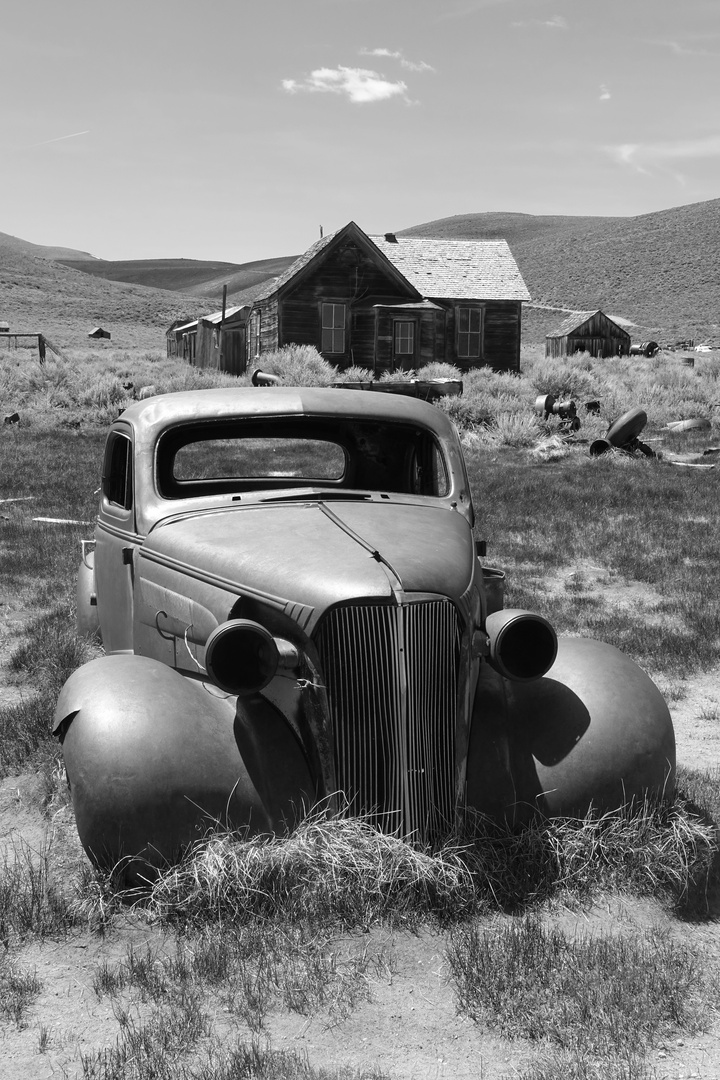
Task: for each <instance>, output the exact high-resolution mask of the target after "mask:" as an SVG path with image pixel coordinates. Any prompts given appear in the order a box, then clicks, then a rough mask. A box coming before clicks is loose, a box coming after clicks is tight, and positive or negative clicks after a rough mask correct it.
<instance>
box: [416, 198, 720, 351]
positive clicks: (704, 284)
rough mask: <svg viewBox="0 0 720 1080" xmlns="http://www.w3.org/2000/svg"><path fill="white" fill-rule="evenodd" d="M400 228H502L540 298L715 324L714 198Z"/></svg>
mask: <svg viewBox="0 0 720 1080" xmlns="http://www.w3.org/2000/svg"><path fill="white" fill-rule="evenodd" d="M400 235H402V236H447V237H451V238H454V239H468V240H475V239H487V240H490V239H497V238H499V237H503V238H504V239H506V240H507V241H508V243H509V244H510V248H511V250H512V253H513V255H514V256H515V259H516V261H517V263H518V266H519V267H520V271H521V273H522V275H523V277H524V279H525V282H526V284H527V286H528V288H529V290H530V293H531V294H532V297H533V300H535V301H537V302H540V303H543V304H547V305H556V306H558V307H563V308H572V309H578V310H586V309H590V308H598V307H599V308H602V309H603V310H604V311H606V312H608V313H611V312H612V313H614V314H616V315H624V316H625V317H626V318H628V319H630V320H632V321H633V322H634V323H637V324H640V325H644V326H657V327H666V328H668V329H672V328H676V329H678V330H682V331H683V332H684V333H691V332H692V331H693V330H694V329H695V330H696V333H697V335H698V336H702V334H703V333H704V332H712V330H713V327H715V328H716V330H717V329H718V325H717V324H720V275H718V273H717V267H718V265H720V199H713V200H710V201H709V202H702V203H693V204H691V205H689V206H679V207H675V208H673V209H671V210H661V211H658V212H656V213H653V214H643V215H641V216H639V217H627V218H617V217H612V218H598V217H539V216H534V215H531V214H511V213H507V214H504V213H501V214H495V213H492V214H467V215H463V216H458V217H451V218H442V219H440V220H437V221H431V222H427V223H425V224H423V225H417V226H414V227H413V228H410V229H405V230H403V231H402V232H401V233H400ZM560 318H562V316H560Z"/></svg>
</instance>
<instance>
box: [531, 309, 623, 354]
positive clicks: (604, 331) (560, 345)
mask: <svg viewBox="0 0 720 1080" xmlns="http://www.w3.org/2000/svg"><path fill="white" fill-rule="evenodd" d="M578 352H587V353H590V354H591V356H599V357H603V356H627V355H628V353H629V352H630V335H629V334H628V332H627V330H623V328H622V326H618V324H617V323H616V322H613V320H612V319H610V318H608V316H607V315H605V314H604V313H603V312H602V311H600V310H598V311H576V312H575V313H574V314H573V315H569V316H568V318H567V319H565V321H564V322H563V323H562V324H561V325H560V326H559V327H558V329H557V331H556V332H555V333H554V334H548V335H547V337H546V338H545V355H546V356H553V357H558V356H572V355H573V354H574V353H578Z"/></svg>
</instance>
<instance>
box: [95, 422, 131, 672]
mask: <svg viewBox="0 0 720 1080" xmlns="http://www.w3.org/2000/svg"><path fill="white" fill-rule="evenodd" d="M100 490H101V495H100V512H99V514H98V519H97V525H96V528H95V586H96V590H97V607H98V618H99V620H100V630H101V632H102V639H103V645H104V647H105V651H106V652H108V653H118V652H132V651H133V575H134V567H135V558H136V554H137V549H138V546H139V544H140V542H141V538H140V537H139V536H138V535H137V532H136V525H135V505H134V483H133V439H132V430H131V428H130V426H129V425H122V426H120V427H117V428H115V429H113V430H112V431H111V432H110V435H109V436H108V440H107V443H106V446H105V458H104V462H103V475H102V486H101V489H100Z"/></svg>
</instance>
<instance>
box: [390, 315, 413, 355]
mask: <svg viewBox="0 0 720 1080" xmlns="http://www.w3.org/2000/svg"><path fill="white" fill-rule="evenodd" d="M393 351H394V354H395V356H414V355H415V323H414V322H410V321H406V320H405V319H402V320H401V319H396V321H395V327H394V349H393Z"/></svg>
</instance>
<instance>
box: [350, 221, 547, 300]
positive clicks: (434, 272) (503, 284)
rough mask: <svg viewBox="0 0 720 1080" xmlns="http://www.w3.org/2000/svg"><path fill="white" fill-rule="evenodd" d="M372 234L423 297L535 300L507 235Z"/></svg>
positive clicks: (379, 247) (437, 298)
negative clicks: (469, 237) (499, 237)
mask: <svg viewBox="0 0 720 1080" xmlns="http://www.w3.org/2000/svg"><path fill="white" fill-rule="evenodd" d="M388 235H390V234H388ZM370 239H371V240H372V242H373V243H374V244H375V245H376V246H377V248H378V249H379V250H380V251H381V252H382V253H383V255H385V256H386V258H387V259H388V260H389V261H390V262H391V263H393V265H394V266H396V267H397V269H398V270H399V271H400V272H401V273H402V275H403V276H404V277H405V278H406V279H407V280H408V281H409V282H410V283H411V284H412V285H414V286H415V288H416V289H417V290H418V292H419V293H420V295H421V296H427V297H432V298H433V299H436V300H529V299H530V293H529V292H528V290H527V286H526V285H525V282H524V281H523V279H522V276H521V274H520V271H519V269H518V266H517V263H516V262H515V259H514V258H513V256H512V253H511V251H510V248H509V247H508V244H507V241H505V240H432V239H427V238H424V237H423V238H420V237H409V236H398V237H396V238H394V239H388V238H387V236H386V237H382V236H371V237H370Z"/></svg>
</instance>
